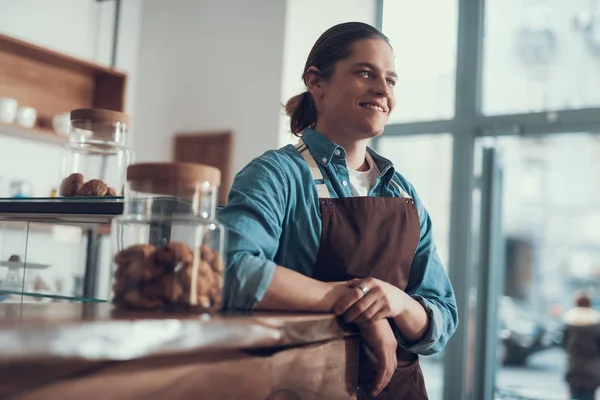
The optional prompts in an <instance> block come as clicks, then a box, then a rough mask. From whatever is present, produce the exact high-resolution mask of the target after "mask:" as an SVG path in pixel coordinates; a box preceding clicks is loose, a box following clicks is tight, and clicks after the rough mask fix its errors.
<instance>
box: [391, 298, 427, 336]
mask: <svg viewBox="0 0 600 400" xmlns="http://www.w3.org/2000/svg"><path fill="white" fill-rule="evenodd" d="M403 293H404V292H403ZM404 296H405V299H404V304H405V306H404V308H403V310H402V312H401V313H400V314H398V315H397V316H395V317H394V323H395V324H396V326H397V327H398V330H399V331H400V333H401V334H402V337H403V338H404V340H406V341H407V342H418V341H419V340H421V339H423V337H424V336H425V334H426V333H427V331H428V330H429V324H430V321H429V317H428V315H427V311H425V308H424V307H423V306H422V305H421V303H419V302H418V301H416V300H415V299H413V298H412V297H410V296H409V295H408V294H406V293H404Z"/></svg>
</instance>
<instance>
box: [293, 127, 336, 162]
mask: <svg viewBox="0 0 600 400" xmlns="http://www.w3.org/2000/svg"><path fill="white" fill-rule="evenodd" d="M302 140H303V141H304V143H305V144H306V146H307V147H308V149H309V150H310V154H311V155H312V156H313V157H314V158H315V160H316V161H317V162H318V163H319V164H321V165H322V166H324V167H327V166H328V165H329V163H330V162H331V159H332V158H333V156H334V154H335V151H336V150H339V151H340V152H339V153H338V154H337V155H340V154H342V153H341V152H343V155H344V157H345V156H346V152H345V150H344V149H343V148H342V146H339V145H337V144H335V143H334V142H332V141H331V140H329V139H328V138H326V137H325V136H323V135H321V134H320V133H319V132H317V131H315V130H314V129H311V128H306V129H304V132H303V134H302Z"/></svg>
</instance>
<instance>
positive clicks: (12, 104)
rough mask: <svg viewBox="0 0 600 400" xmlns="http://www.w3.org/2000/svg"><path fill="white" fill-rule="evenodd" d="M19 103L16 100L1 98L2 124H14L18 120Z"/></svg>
mask: <svg viewBox="0 0 600 400" xmlns="http://www.w3.org/2000/svg"><path fill="white" fill-rule="evenodd" d="M18 109H19V103H18V102H17V100H15V99H9V98H7V97H4V98H0V122H4V123H5V124H13V123H14V122H15V119H16V118H17V110H18Z"/></svg>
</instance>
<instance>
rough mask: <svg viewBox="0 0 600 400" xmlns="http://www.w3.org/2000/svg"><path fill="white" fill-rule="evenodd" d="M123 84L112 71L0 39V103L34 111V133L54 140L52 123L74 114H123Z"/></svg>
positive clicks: (15, 41)
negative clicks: (13, 101) (83, 111)
mask: <svg viewBox="0 0 600 400" xmlns="http://www.w3.org/2000/svg"><path fill="white" fill-rule="evenodd" d="M126 81H127V77H126V75H125V74H124V73H122V72H119V71H116V70H114V69H112V68H107V67H103V66H100V65H97V64H94V63H91V62H88V61H84V60H80V59H77V58H75V57H71V56H69V55H65V54H62V53H59V52H56V51H53V50H49V49H46V48H43V47H40V46H37V45H34V44H31V43H27V42H24V41H22V40H19V39H16V38H13V37H10V36H6V35H2V34H0V97H8V98H13V99H16V100H17V101H18V102H19V106H23V107H33V108H35V109H36V111H37V117H38V120H37V126H36V129H35V130H34V131H35V132H36V133H41V134H51V135H53V134H55V133H54V131H53V130H52V118H53V117H54V116H55V115H57V114H61V113H65V112H70V111H71V110H73V109H76V108H104V109H108V110H115V111H124V109H125V92H126V90H125V88H126ZM2 130H3V128H2V127H1V126H0V133H2ZM26 137H27V138H28V139H33V140H35V139H36V138H35V136H32V135H31V134H29V135H27V136H26ZM42 140H43V139H42Z"/></svg>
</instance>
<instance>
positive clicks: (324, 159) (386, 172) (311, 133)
mask: <svg viewBox="0 0 600 400" xmlns="http://www.w3.org/2000/svg"><path fill="white" fill-rule="evenodd" d="M302 141H303V142H304V143H305V144H306V146H307V147H308V148H309V150H310V154H311V155H312V156H313V157H314V159H315V160H316V161H317V162H318V163H319V164H321V165H322V166H324V167H327V166H328V165H329V163H331V159H332V158H333V156H334V155H340V154H343V156H344V158H345V157H346V151H345V150H344V148H343V147H342V146H339V145H337V144H335V143H334V142H332V141H331V140H329V139H328V138H327V137H325V136H323V135H322V134H320V133H319V132H317V131H315V130H314V129H311V128H305V129H304V132H303V134H302ZM336 150H339V151H340V153H338V154H335V151H336ZM367 151H368V152H369V154H370V155H371V157H372V158H373V161H374V162H375V165H376V166H377V169H379V171H380V173H379V176H380V177H381V179H382V180H383V183H384V184H386V185H387V184H389V183H390V181H391V180H392V177H393V176H394V174H395V169H394V164H393V163H392V162H391V161H390V160H388V159H387V158H385V157H382V156H380V155H379V154H377V152H376V151H375V150H373V149H372V148H370V147H367Z"/></svg>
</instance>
